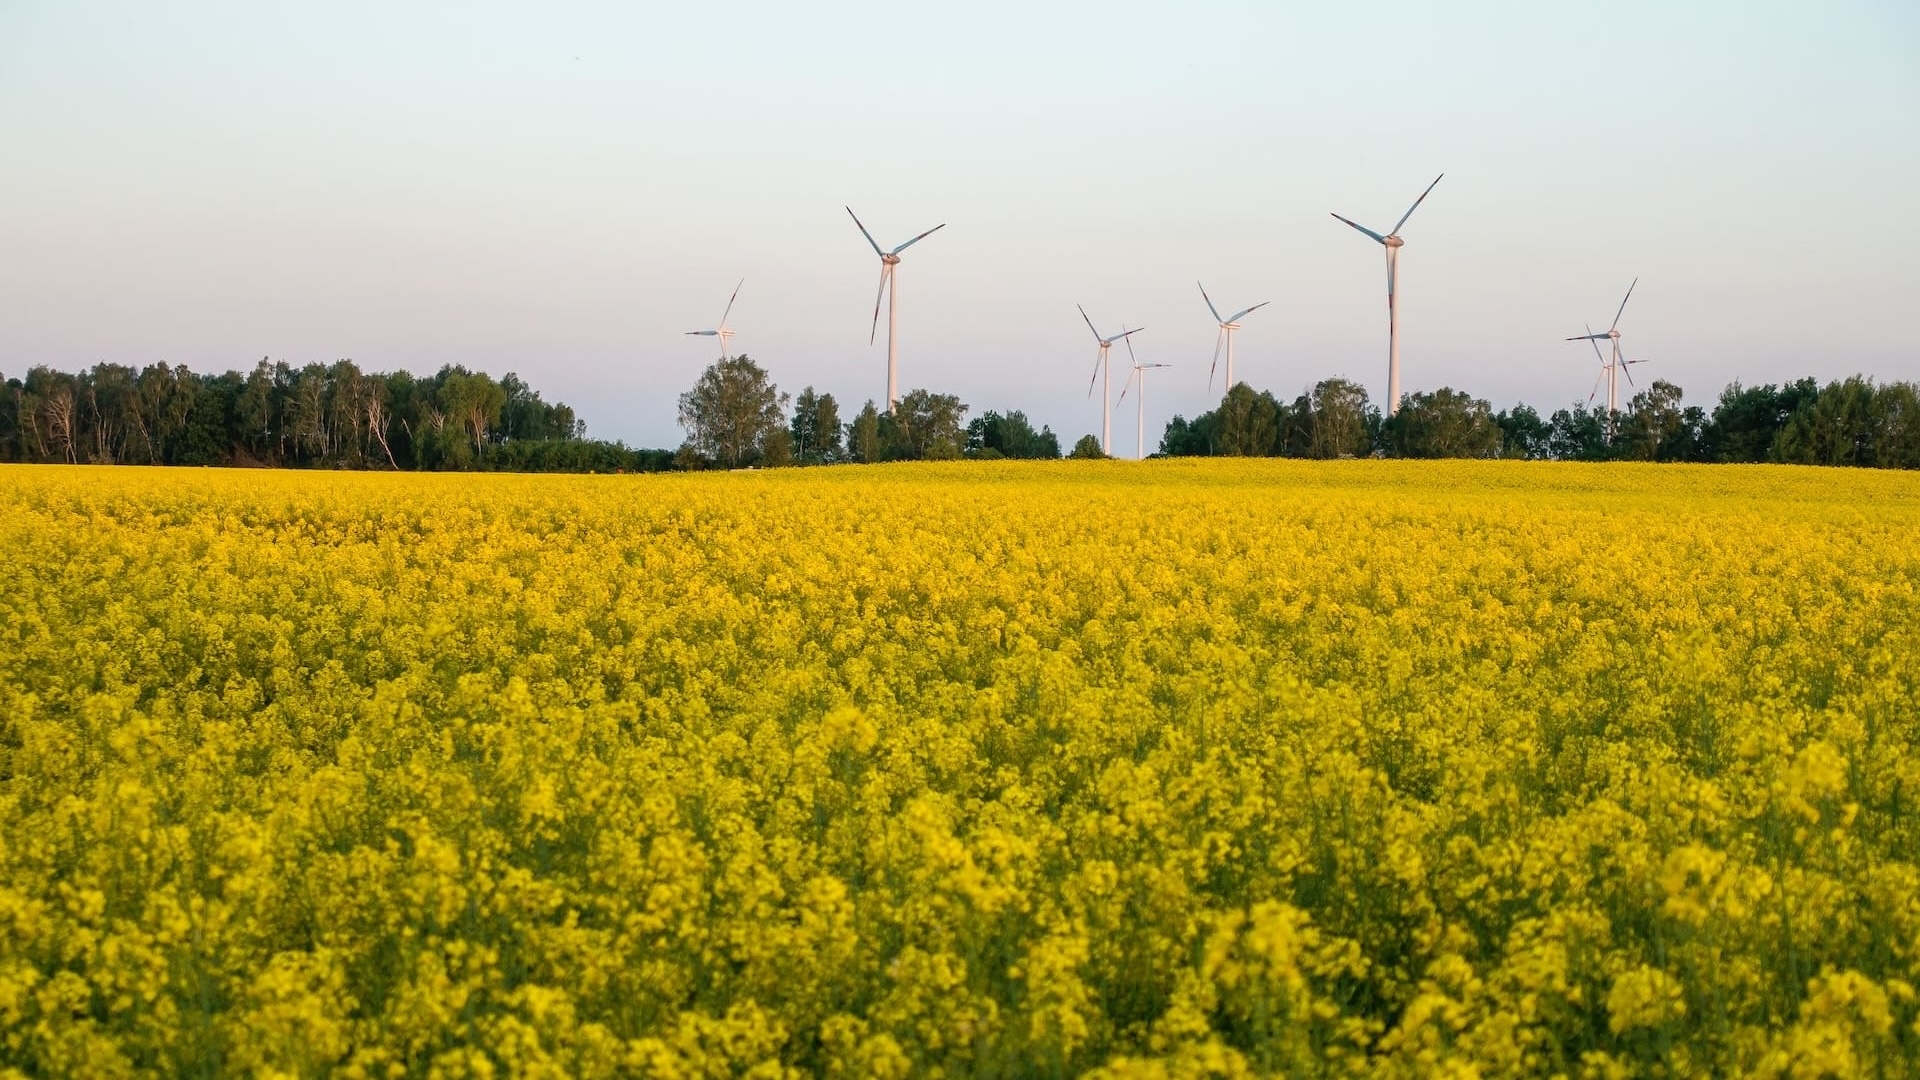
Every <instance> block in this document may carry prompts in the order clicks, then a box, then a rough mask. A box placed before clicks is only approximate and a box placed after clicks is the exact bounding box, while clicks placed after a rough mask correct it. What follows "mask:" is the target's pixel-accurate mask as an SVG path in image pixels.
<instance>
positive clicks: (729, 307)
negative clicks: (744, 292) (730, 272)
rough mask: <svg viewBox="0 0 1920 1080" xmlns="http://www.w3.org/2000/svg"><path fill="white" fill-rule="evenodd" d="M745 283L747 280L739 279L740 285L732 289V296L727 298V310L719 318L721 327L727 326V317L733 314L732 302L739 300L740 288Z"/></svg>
mask: <svg viewBox="0 0 1920 1080" xmlns="http://www.w3.org/2000/svg"><path fill="white" fill-rule="evenodd" d="M746 283H747V279H746V278H741V279H740V283H739V284H738V285H735V286H734V287H733V295H732V296H729V297H727V310H726V311H725V312H724V313H722V314H721V316H720V325H721V326H725V325H727V316H728V315H731V314H733V302H734V301H735V300H738V299H739V298H740V286H741V285H745V284H746Z"/></svg>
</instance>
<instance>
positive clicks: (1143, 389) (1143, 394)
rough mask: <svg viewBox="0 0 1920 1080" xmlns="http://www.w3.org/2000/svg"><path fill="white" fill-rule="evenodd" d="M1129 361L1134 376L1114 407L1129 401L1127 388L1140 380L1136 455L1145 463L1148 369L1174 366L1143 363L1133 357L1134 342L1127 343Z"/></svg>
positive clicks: (1136, 399)
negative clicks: (1131, 364)
mask: <svg viewBox="0 0 1920 1080" xmlns="http://www.w3.org/2000/svg"><path fill="white" fill-rule="evenodd" d="M1127 359H1129V360H1132V361H1133V374H1131V375H1128V376H1127V381H1126V384H1125V385H1124V386H1122V387H1120V400H1119V401H1116V402H1114V403H1113V407H1114V408H1116V409H1117V408H1119V407H1120V405H1121V403H1122V402H1125V401H1126V400H1127V388H1128V387H1130V386H1132V385H1133V381H1134V380H1135V379H1138V380H1140V392H1139V393H1138V394H1135V395H1134V396H1133V407H1134V420H1133V424H1134V428H1133V437H1134V440H1135V441H1134V446H1135V450H1134V453H1135V455H1136V456H1137V457H1138V458H1139V459H1140V460H1141V461H1145V460H1147V369H1148V368H1157V367H1172V366H1173V365H1172V364H1143V363H1141V362H1140V359H1139V358H1138V357H1136V356H1134V355H1133V342H1132V340H1128V342H1127Z"/></svg>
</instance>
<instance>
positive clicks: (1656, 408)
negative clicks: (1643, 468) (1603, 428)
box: [1614, 379, 1691, 461]
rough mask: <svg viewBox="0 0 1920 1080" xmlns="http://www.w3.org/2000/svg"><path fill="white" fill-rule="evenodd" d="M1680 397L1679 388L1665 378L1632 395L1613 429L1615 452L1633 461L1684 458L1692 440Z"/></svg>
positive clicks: (1656, 380)
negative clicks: (1615, 427) (1614, 429)
mask: <svg viewBox="0 0 1920 1080" xmlns="http://www.w3.org/2000/svg"><path fill="white" fill-rule="evenodd" d="M1680 397H1681V390H1680V388H1679V387H1678V386H1675V385H1674V384H1672V383H1670V382H1668V381H1666V380H1665V379H1655V380H1654V381H1653V385H1651V386H1649V387H1647V388H1646V389H1645V390H1642V391H1640V392H1639V393H1637V394H1635V395H1633V398H1632V399H1631V400H1629V401H1628V402H1627V409H1626V412H1624V413H1622V414H1621V416H1620V419H1619V427H1618V428H1617V430H1616V431H1615V433H1614V452H1615V453H1616V454H1617V455H1618V456H1620V457H1624V458H1628V459H1631V460H1634V461H1656V460H1658V461H1673V460H1684V458H1685V457H1686V455H1687V447H1688V444H1689V443H1690V442H1691V440H1690V439H1689V438H1688V437H1687V429H1686V424H1687V416H1686V411H1685V410H1684V409H1683V408H1682V407H1681V405H1680Z"/></svg>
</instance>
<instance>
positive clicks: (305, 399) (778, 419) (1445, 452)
mask: <svg viewBox="0 0 1920 1080" xmlns="http://www.w3.org/2000/svg"><path fill="white" fill-rule="evenodd" d="M4 389H5V395H6V396H5V400H4V402H3V403H0V461H6V462H36V463H52V462H67V463H75V464H84V463H94V464H137V465H203V466H241V467H248V466H251V467H276V468H337V469H389V470H441V471H498V472H660V471H666V470H669V469H679V470H686V469H704V468H747V467H779V466H787V465H827V464H839V463H849V462H853V463H858V462H878V461H901V460H917V459H952V458H973V459H995V458H1029V459H1031V458H1040V459H1047V458H1059V457H1061V456H1063V452H1062V446H1061V442H1060V439H1059V437H1058V436H1057V435H1056V434H1055V433H1054V432H1053V431H1052V430H1051V429H1050V428H1047V427H1045V426H1042V427H1041V428H1040V429H1039V430H1035V429H1034V427H1033V425H1032V423H1031V422H1030V421H1029V420H1028V419H1027V417H1026V415H1025V414H1024V413H1023V412H1021V411H1019V410H1017V409H1016V410H1008V411H1005V412H1001V411H997V410H988V411H986V412H984V413H982V414H980V415H978V416H976V417H975V418H974V419H972V420H971V421H969V420H968V419H967V414H968V412H969V411H970V409H969V407H968V406H967V405H966V404H965V403H963V402H961V401H960V400H959V398H958V397H956V396H954V395H951V394H939V393H934V392H932V391H928V390H912V391H909V392H908V393H907V394H905V395H904V396H903V397H902V398H901V399H900V401H899V402H898V404H897V406H896V408H895V409H894V410H893V412H892V413H888V412H886V411H883V410H882V409H880V408H878V407H876V406H875V404H874V402H872V401H871V400H869V401H868V402H866V404H865V405H864V406H863V407H862V408H861V409H860V410H859V411H858V412H857V413H855V414H854V415H853V416H852V417H851V418H850V419H843V418H842V417H841V415H840V405H839V403H838V402H837V401H836V400H835V398H834V397H833V395H832V394H830V393H821V392H817V391H815V390H814V388H813V387H811V386H809V387H807V388H806V389H804V390H802V391H801V392H800V394H799V395H798V396H790V395H788V394H785V393H783V392H781V391H780V390H779V388H778V387H776V386H775V385H774V383H773V381H772V379H771V378H770V377H769V376H768V373H767V372H766V371H765V369H763V368H761V367H760V366H759V365H758V364H756V363H755V362H754V361H752V360H751V359H749V358H748V357H746V356H736V357H730V358H727V359H723V360H720V361H717V362H715V363H714V364H712V365H710V366H709V367H708V368H707V369H706V371H705V372H703V373H702V375H701V376H700V379H699V380H698V381H697V382H696V383H695V384H694V386H693V387H692V388H690V389H689V390H688V391H687V392H685V393H683V394H681V395H680V398H679V419H680V425H681V427H682V428H684V429H685V430H686V433H687V437H686V441H685V442H684V443H683V444H682V445H681V446H679V447H678V448H676V449H672V450H667V449H645V448H635V447H629V446H627V445H625V444H624V443H621V442H609V441H606V440H601V439H593V438H589V437H588V436H587V432H586V424H585V422H584V421H582V420H580V419H579V417H578V416H576V415H575V413H574V411H573V409H572V408H571V407H569V406H567V405H564V404H561V403H558V402H551V403H550V402H547V401H545V400H544V399H543V398H542V397H541V396H540V393H539V392H538V391H536V390H534V389H533V388H532V387H530V386H528V385H527V383H526V382H525V381H524V380H522V379H521V378H520V377H519V376H517V375H515V374H511V373H509V374H507V375H506V376H504V377H502V378H499V379H495V378H493V377H492V376H491V375H488V374H486V373H484V372H475V371H469V370H467V369H466V368H464V367H461V366H459V365H448V366H446V367H443V368H441V369H440V370H439V371H438V372H436V373H434V374H432V375H426V376H416V375H413V374H410V373H408V372H405V371H398V372H390V373H377V372H363V371H361V370H360V368H359V367H358V366H357V365H356V364H354V362H353V361H351V360H339V361H336V362H334V363H332V364H318V363H314V364H307V365H305V366H302V367H294V366H292V365H289V364H287V363H285V362H270V361H268V360H265V359H263V360H261V361H260V362H259V363H258V364H257V365H255V367H254V368H253V369H252V370H251V371H250V372H247V373H245V374H242V373H241V372H238V371H228V372H226V373H225V374H221V375H202V374H196V373H195V372H192V371H190V370H188V369H187V368H186V367H185V366H184V365H175V366H168V365H166V364H161V363H156V364H151V365H148V366H147V367H144V368H134V367H130V366H127V365H123V364H115V363H101V364H96V365H94V366H93V367H91V368H89V369H86V370H84V371H81V372H78V373H72V374H70V373H66V372H61V371H57V370H54V369H52V368H49V367H45V366H36V367H34V368H32V369H30V370H29V371H28V372H27V373H26V376H25V377H24V378H11V377H9V378H6V379H5V380H4ZM1118 443H1119V445H1117V446H1116V447H1115V449H1123V448H1124V446H1125V441H1124V439H1122V440H1118ZM1157 453H1158V454H1159V455H1165V456H1174V457H1187V456H1220V457H1297V458H1344V457H1366V456H1383V457H1405V458H1442V457H1474V458H1522V459H1531V460H1541V459H1549V460H1567V461H1617V460H1631V461H1694V462H1777V463H1788V464H1808V465H1848V466H1865V467H1876V468H1896V469H1913V468H1920V387H1917V386H1916V385H1915V384H1914V383H1910V382H1890V383H1883V384H1877V383H1875V381H1874V380H1873V379H1871V378H1869V377H1866V376H1862V375H1854V376H1851V377H1848V378H1846V379H1841V380H1835V381H1832V382H1828V383H1827V384H1826V385H1824V386H1822V385H1821V384H1820V383H1819V382H1818V381H1816V380H1814V379H1812V378H1806V379H1801V380H1799V381H1797V382H1790V383H1784V384H1779V385H1775V384H1766V385H1761V386H1743V385H1741V384H1739V383H1734V384H1733V385H1730V386H1728V387H1726V388H1725V389H1724V390H1722V391H1721V393H1720V396H1719V398H1718V400H1717V401H1716V402H1715V403H1714V406H1713V408H1712V409H1711V410H1708V409H1705V408H1702V407H1701V406H1698V405H1685V404H1683V401H1682V391H1681V388H1680V387H1678V386H1676V385H1674V384H1672V383H1669V382H1666V381H1664V380H1656V381H1654V382H1652V383H1651V384H1649V385H1648V386H1646V387H1645V388H1644V389H1636V392H1635V393H1633V395H1632V396H1631V398H1630V399H1629V400H1628V401H1627V403H1626V405H1625V406H1624V407H1623V408H1622V409H1620V410H1619V411H1618V412H1617V413H1614V414H1613V415H1612V416H1611V417H1610V416H1609V415H1608V412H1607V410H1606V408H1605V407H1604V406H1601V407H1594V406H1593V405H1592V403H1591V401H1589V402H1587V403H1581V404H1575V405H1572V406H1569V407H1567V408H1562V409H1557V410H1555V411H1554V412H1552V413H1551V414H1548V415H1542V414H1541V413H1540V412H1539V411H1538V410H1536V409H1534V408H1533V407H1532V406H1529V405H1525V404H1520V405H1516V406H1514V407H1513V408H1511V409H1506V410H1501V411H1498V412H1496V411H1495V410H1494V409H1493V408H1492V406H1491V405H1490V404H1489V403H1488V402H1487V401H1486V400H1484V399H1481V398H1475V397H1473V396H1472V395H1471V394H1468V393H1466V392H1464V391H1460V390H1455V389H1452V388H1447V387H1443V388H1441V389H1438V390H1432V391H1420V392H1416V393H1412V394H1408V395H1406V396H1405V397H1404V398H1403V399H1402V400H1401V406H1400V409H1399V411H1398V412H1397V413H1396V414H1394V415H1392V416H1385V415H1383V413H1382V411H1381V410H1380V408H1379V407H1378V406H1376V405H1374V404H1373V403H1372V402H1370V401H1369V400H1368V397H1367V392H1366V389H1365V388H1364V387H1362V386H1360V385H1359V384H1358V383H1355V382H1352V381H1351V380H1348V379H1343V378H1333V379H1325V380H1322V381H1320V382H1319V383H1316V384H1315V385H1314V387H1313V388H1312V389H1311V390H1310V391H1308V392H1306V393H1303V394H1301V395H1299V396H1298V397H1296V398H1295V399H1294V400H1293V401H1292V402H1291V403H1289V402H1287V401H1285V400H1283V399H1281V398H1279V397H1276V396H1275V395H1274V394H1273V393H1272V392H1270V391H1264V390H1255V389H1253V388H1252V387H1250V386H1248V385H1247V384H1246V383H1239V384H1237V385H1235V386H1233V387H1232V388H1231V389H1229V390H1228V391H1227V392H1226V393H1225V395H1224V396H1223V397H1222V398H1221V399H1220V404H1219V405H1218V406H1216V407H1215V408H1214V409H1212V410H1210V411H1208V412H1204V413H1201V414H1200V415H1198V416H1195V417H1193V418H1192V419H1190V420H1189V419H1187V418H1186V417H1184V416H1175V417H1174V418H1173V419H1172V420H1171V421H1169V422H1168V424H1167V426H1166V429H1165V431H1164V433H1163V434H1162V435H1161V437H1160V440H1159V443H1158V450H1157ZM1064 456H1067V457H1079V458H1087V457H1102V456H1105V455H1103V454H1102V453H1101V448H1100V444H1099V440H1097V439H1096V438H1095V437H1094V436H1092V435H1086V436H1082V437H1081V438H1080V440H1079V441H1078V442H1077V443H1075V444H1074V445H1073V447H1072V448H1071V449H1070V450H1068V451H1066V453H1065V455H1064Z"/></svg>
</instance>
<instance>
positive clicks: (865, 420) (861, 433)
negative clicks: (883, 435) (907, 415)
mask: <svg viewBox="0 0 1920 1080" xmlns="http://www.w3.org/2000/svg"><path fill="white" fill-rule="evenodd" d="M883 449H884V447H883V445H882V443H881V441H880V411H879V410H878V409H876V408H874V405H873V399H872V398H868V399H867V403H866V405H865V406H863V407H862V408H861V409H860V412H859V413H858V414H857V415H856V416H854V418H853V419H852V420H850V421H848V423H847V453H848V454H850V455H851V456H852V457H853V460H855V461H858V462H862V463H864V464H869V465H870V464H872V463H874V462H876V461H879V460H880V454H881V452H882V450H883Z"/></svg>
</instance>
